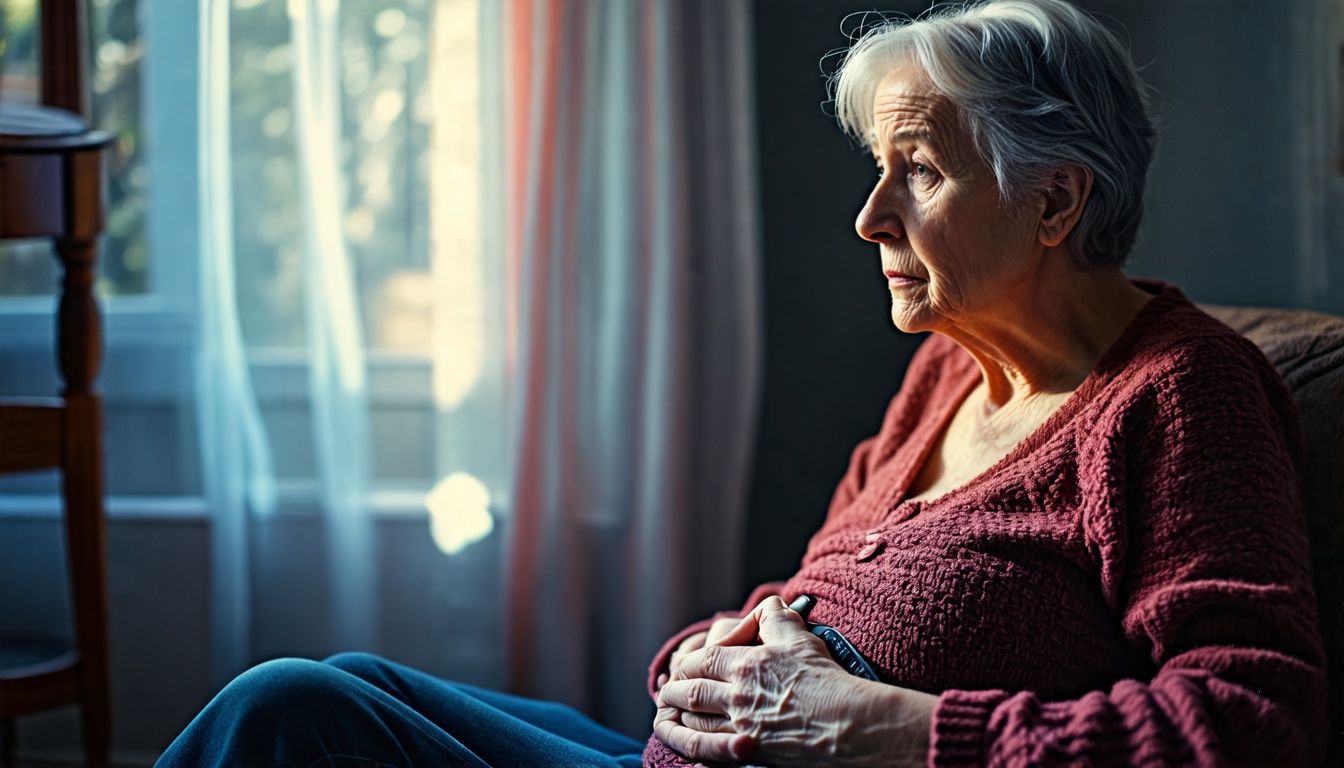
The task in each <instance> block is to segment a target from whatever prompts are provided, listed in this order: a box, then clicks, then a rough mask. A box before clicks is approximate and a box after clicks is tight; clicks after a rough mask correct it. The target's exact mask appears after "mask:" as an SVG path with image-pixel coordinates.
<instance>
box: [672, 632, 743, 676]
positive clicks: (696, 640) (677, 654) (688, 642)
mask: <svg viewBox="0 0 1344 768" xmlns="http://www.w3.org/2000/svg"><path fill="white" fill-rule="evenodd" d="M741 622H742V620H741V619H734V618H732V617H728V618H724V619H715V620H714V623H713V624H711V625H709V629H707V630H705V631H704V632H696V633H695V634H694V635H691V636H690V637H688V638H686V639H685V640H682V641H681V645H678V646H677V649H676V650H675V651H673V652H672V656H671V658H670V659H669V660H668V662H667V668H668V669H676V668H677V659H679V658H681V657H682V656H685V655H686V654H688V653H694V652H695V651H698V650H700V649H701V648H704V647H705V646H706V645H713V644H714V643H717V642H718V641H719V638H721V637H723V636H724V635H726V634H728V632H729V631H730V630H732V628H733V627H736V626H737V625H738V624H740V623H741ZM669 679H670V678H669V676H668V673H666V672H664V673H662V674H661V675H659V676H658V687H659V688H662V687H663V686H664V685H667V681H668V680H669Z"/></svg>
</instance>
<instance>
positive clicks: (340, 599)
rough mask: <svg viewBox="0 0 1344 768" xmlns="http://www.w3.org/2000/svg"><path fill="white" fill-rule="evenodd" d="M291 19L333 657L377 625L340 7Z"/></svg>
mask: <svg viewBox="0 0 1344 768" xmlns="http://www.w3.org/2000/svg"><path fill="white" fill-rule="evenodd" d="M288 10H289V21H290V30H291V35H292V38H291V49H292V51H293V60H294V63H293V72H294V118H295V119H294V133H295V136H296V137H297V140H296V149H297V151H298V159H299V163H298V181H299V191H300V198H301V200H302V202H303V205H302V209H303V228H302V231H303V246H302V250H303V277H304V294H303V298H304V307H305V310H306V312H305V317H306V318H307V331H308V349H307V352H308V371H309V375H308V394H309V403H310V405H309V407H310V409H311V412H312V424H313V446H314V448H315V450H316V456H317V466H318V478H319V484H320V488H321V491H320V494H319V495H320V498H321V503H322V510H323V513H324V514H325V516H326V533H327V535H326V541H327V563H328V565H327V575H328V584H329V595H330V596H329V601H330V604H331V612H330V615H331V622H332V626H331V630H332V635H331V638H330V639H331V642H332V643H333V646H334V647H336V648H342V649H346V650H370V649H373V648H374V647H375V643H376V637H375V635H376V628H377V626H378V623H377V621H376V619H377V614H376V612H375V605H374V599H373V591H374V590H373V588H374V563H373V557H374V554H373V527H372V525H371V523H370V521H369V516H368V509H367V506H366V497H367V495H368V480H369V477H368V475H369V450H370V446H369V425H368V418H369V410H368V387H367V376H366V374H365V361H364V338H363V332H362V330H361V327H362V324H361V321H360V303H359V301H358V298H357V295H356V292H355V277H354V270H353V267H352V265H351V263H350V255H349V252H348V251H347V249H346V244H345V234H344V227H345V223H344V222H345V216H344V211H345V197H344V193H345V179H344V174H343V173H342V171H341V168H342V166H343V164H342V162H341V157H342V155H341V138H342V137H341V123H342V120H341V71H342V70H341V65H340V60H339V58H338V56H337V47H338V44H339V34H340V28H339V22H340V0H310V1H308V2H304V1H303V0H293V1H291V2H290V3H289V6H288Z"/></svg>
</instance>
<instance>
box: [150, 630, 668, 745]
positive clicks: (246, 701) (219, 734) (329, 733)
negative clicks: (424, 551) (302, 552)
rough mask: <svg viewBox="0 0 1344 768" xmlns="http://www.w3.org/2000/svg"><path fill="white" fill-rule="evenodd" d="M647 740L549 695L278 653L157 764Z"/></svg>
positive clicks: (242, 678)
mask: <svg viewBox="0 0 1344 768" xmlns="http://www.w3.org/2000/svg"><path fill="white" fill-rule="evenodd" d="M643 748H644V744H643V742H640V741H636V740H634V739H631V738H629V737H627V736H624V735H622V734H619V733H617V732H615V731H612V730H610V729H608V728H604V727H602V726H601V725H598V724H597V723H596V722H594V721H593V720H591V719H589V718H588V717H586V716H585V715H583V714H582V713H580V712H579V711H577V710H575V709H573V708H571V707H568V706H565V705H563V704H556V703H553V702H547V701H535V700H532V699H526V698H523V697H520V696H511V695H509V694H504V693H497V692H494V691H489V690H486V689H483V688H477V687H475V686H470V685H465V684H462V683H453V682H449V681H446V680H440V679H438V678H436V677H432V676H430V675H427V674H425V673H423V672H417V671H416V670H414V669H411V668H409V667H405V666H402V665H400V664H396V663H394V662H391V661H388V660H386V659H383V658H380V657H378V656H374V655H372V654H367V653H343V654H339V655H337V656H333V657H331V658H329V659H327V660H325V661H321V662H318V661H311V660H308V659H278V660H276V661H268V662H266V663H264V664H260V665H258V666H256V667H253V668H252V669H250V670H248V671H247V672H244V673H243V674H241V675H239V676H238V677H237V678H235V679H234V680H233V682H231V683H229V684H228V685H227V686H225V687H224V690H222V691H220V692H219V694H218V695H217V696H215V698H214V700H212V701H211V702H210V703H209V704H208V705H207V706H206V708H205V709H204V710H202V711H201V713H200V714H199V715H197V716H196V718H195V719H194V720H192V721H191V723H190V724H189V725H188V726H187V728H186V730H185V731H183V732H182V733H181V735H179V736H178V737H177V739H175V740H174V741H173V743H172V744H171V745H169V747H168V751H166V752H164V753H163V755H162V756H161V757H160V758H159V761H158V762H157V763H156V764H155V766H156V768H173V767H174V766H191V768H210V767H211V766H243V767H244V768H253V767H254V766H255V767H256V768H269V766H295V768H356V767H358V768H377V767H380V766H391V767H393V768H409V767H410V766H434V767H437V766H472V767H473V768H504V767H505V766H519V767H522V766H527V767H528V768H531V767H532V766H557V768H558V767H559V766H575V767H577V766H604V767H605V766H610V767H611V768H616V767H618V766H639V765H640V753H641V752H642V750H643Z"/></svg>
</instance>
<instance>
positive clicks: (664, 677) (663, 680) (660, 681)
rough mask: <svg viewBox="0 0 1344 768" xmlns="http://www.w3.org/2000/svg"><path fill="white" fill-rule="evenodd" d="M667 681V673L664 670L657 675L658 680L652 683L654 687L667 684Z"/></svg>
mask: <svg viewBox="0 0 1344 768" xmlns="http://www.w3.org/2000/svg"><path fill="white" fill-rule="evenodd" d="M667 681H668V677H667V673H666V672H664V673H662V674H661V675H659V676H658V682H657V683H654V686H653V687H654V689H658V688H662V687H663V686H664V685H667Z"/></svg>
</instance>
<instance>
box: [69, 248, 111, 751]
mask: <svg viewBox="0 0 1344 768" xmlns="http://www.w3.org/2000/svg"><path fill="white" fill-rule="evenodd" d="M56 253H57V255H58V256H59V257H60V259H61V262H62V264H63V265H64V267H65V275H64V279H63V281H62V286H61V287H62V291H61V303H60V311H59V314H58V318H59V319H58V324H57V344H58V347H59V352H58V358H59V361H60V369H61V376H62V378H63V379H64V384H65V387H64V390H63V391H62V396H63V397H64V398H65V440H64V444H65V473H64V480H63V482H64V486H63V490H64V495H65V523H66V529H65V530H66V546H67V548H68V552H69V558H68V559H69V565H70V584H71V589H72V596H73V601H74V609H75V638H76V644H77V645H78V647H79V655H80V662H79V681H80V688H81V691H82V693H83V705H82V712H81V715H82V720H83V732H84V749H85V753H84V754H85V759H86V760H87V761H88V764H89V765H90V766H92V768H105V766H106V765H107V763H108V758H109V751H110V748H111V708H110V700H109V699H110V695H109V684H108V675H109V670H108V646H107V584H106V579H107V576H106V574H107V541H106V530H107V529H106V523H105V520H104V516H103V447H102V436H103V424H102V421H103V410H102V400H101V398H100V397H99V396H98V394H97V392H96V391H94V388H93V382H94V379H95V378H96V377H97V375H98V369H99V367H100V363H101V359H102V321H101V317H100V315H99V311H98V303H97V300H96V299H95V298H94V295H93V281H94V276H95V257H96V255H97V241H96V240H95V239H93V238H85V239H73V238H71V239H61V240H58V241H57V243H56Z"/></svg>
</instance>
